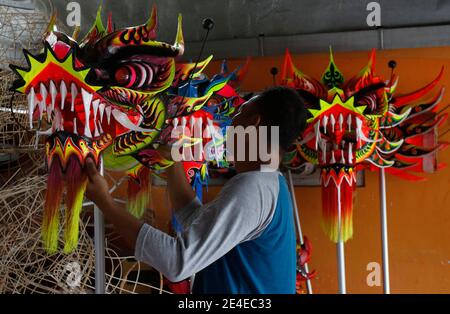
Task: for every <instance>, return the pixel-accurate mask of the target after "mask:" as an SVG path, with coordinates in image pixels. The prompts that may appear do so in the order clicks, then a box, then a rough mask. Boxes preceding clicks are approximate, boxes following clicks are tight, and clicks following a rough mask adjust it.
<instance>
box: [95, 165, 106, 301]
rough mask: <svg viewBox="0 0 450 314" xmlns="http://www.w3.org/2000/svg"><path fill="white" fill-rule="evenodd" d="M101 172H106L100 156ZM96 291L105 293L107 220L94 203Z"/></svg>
mask: <svg viewBox="0 0 450 314" xmlns="http://www.w3.org/2000/svg"><path fill="white" fill-rule="evenodd" d="M100 174H101V175H103V174H104V169H103V159H102V158H100ZM94 246H95V293H96V294H104V293H105V222H104V219H103V213H102V212H101V210H100V209H99V208H98V207H97V206H96V205H95V204H94Z"/></svg>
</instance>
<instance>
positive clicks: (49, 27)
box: [44, 10, 57, 34]
mask: <svg viewBox="0 0 450 314" xmlns="http://www.w3.org/2000/svg"><path fill="white" fill-rule="evenodd" d="M56 17H57V12H56V10H55V11H53V13H52V15H51V16H50V21H49V22H48V24H47V27H46V28H45V32H44V34H48V33H50V32H51V31H52V30H53V27H54V26H55V25H56Z"/></svg>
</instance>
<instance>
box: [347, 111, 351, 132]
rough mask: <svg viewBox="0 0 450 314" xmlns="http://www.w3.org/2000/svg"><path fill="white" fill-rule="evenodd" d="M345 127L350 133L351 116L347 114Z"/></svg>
mask: <svg viewBox="0 0 450 314" xmlns="http://www.w3.org/2000/svg"><path fill="white" fill-rule="evenodd" d="M347 125H348V131H349V132H351V131H352V115H351V114H349V115H348V116H347Z"/></svg>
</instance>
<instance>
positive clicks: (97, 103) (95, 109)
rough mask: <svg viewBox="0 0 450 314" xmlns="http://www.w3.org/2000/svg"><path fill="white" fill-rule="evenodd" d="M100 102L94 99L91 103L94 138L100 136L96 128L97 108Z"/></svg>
mask: <svg viewBox="0 0 450 314" xmlns="http://www.w3.org/2000/svg"><path fill="white" fill-rule="evenodd" d="M99 103H100V100H98V99H96V100H94V101H93V102H92V109H93V111H94V136H95V137H97V136H99V135H100V134H99V133H98V127H97V110H98V107H99V105H100V104H99Z"/></svg>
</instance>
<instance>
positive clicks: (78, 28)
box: [72, 25, 80, 40]
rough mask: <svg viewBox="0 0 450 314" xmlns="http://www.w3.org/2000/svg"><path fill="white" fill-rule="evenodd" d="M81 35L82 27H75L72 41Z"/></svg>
mask: <svg viewBox="0 0 450 314" xmlns="http://www.w3.org/2000/svg"><path fill="white" fill-rule="evenodd" d="M79 34H80V26H79V25H77V26H75V28H74V29H73V33H72V39H73V40H77V38H78V35H79Z"/></svg>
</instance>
